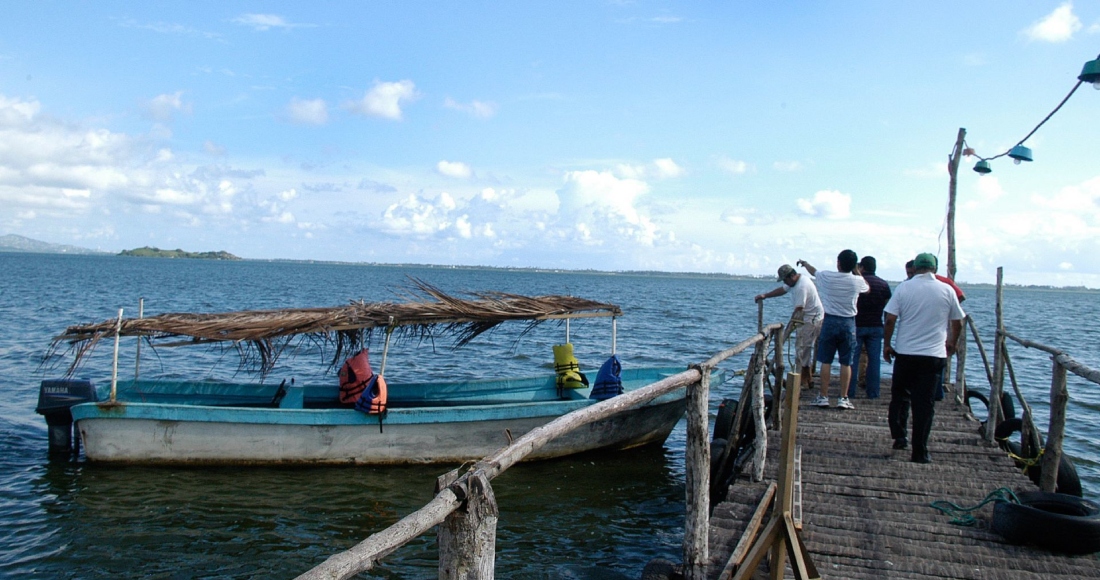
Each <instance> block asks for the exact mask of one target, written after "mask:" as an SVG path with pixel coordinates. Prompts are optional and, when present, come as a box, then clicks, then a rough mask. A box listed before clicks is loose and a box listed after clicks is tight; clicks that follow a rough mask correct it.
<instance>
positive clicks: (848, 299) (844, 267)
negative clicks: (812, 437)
mask: <svg viewBox="0 0 1100 580" xmlns="http://www.w3.org/2000/svg"><path fill="white" fill-rule="evenodd" d="M795 263H796V264H798V265H799V266H802V267H803V268H806V271H807V272H809V273H810V275H811V276H813V277H814V279H815V281H816V283H817V291H818V295H819V296H820V297H821V305H822V306H823V307H824V309H825V319H824V320H823V321H822V322H821V335H820V336H818V339H817V362H819V363H821V394H820V395H819V396H818V397H817V398H816V399H814V402H813V405H815V406H817V407H828V406H829V379H830V374H831V373H832V370H833V356H834V355H835V356H836V357H837V358H838V359H839V362H840V377H839V379H840V399H839V400H837V403H836V406H837V408H839V409H855V406H853V405H852V403H851V401H849V400H848V383H849V382H851V379H852V355H853V353H855V352H856V299H858V298H859V295H860V294H862V293H864V292H867V291H869V290H870V289H871V287H870V286H868V285H867V281H866V280H864V279H863V276H860V275H859V274H856V273H855V269H856V265H857V264H858V263H859V257H858V256H856V253H855V252H853V251H852V250H844V251H843V252H841V253H840V254H838V255H837V257H836V269H837V271H836V272H827V271H818V270H817V268H814V267H813V266H811V265H810V263H809V262H807V261H805V260H799V261H798V262H795Z"/></svg>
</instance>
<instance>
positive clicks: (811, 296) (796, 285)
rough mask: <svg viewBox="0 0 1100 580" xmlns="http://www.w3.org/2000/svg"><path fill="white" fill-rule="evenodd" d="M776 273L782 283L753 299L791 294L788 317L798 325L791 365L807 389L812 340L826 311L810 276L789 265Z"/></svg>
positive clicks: (819, 328)
mask: <svg viewBox="0 0 1100 580" xmlns="http://www.w3.org/2000/svg"><path fill="white" fill-rule="evenodd" d="M778 275H779V281H780V282H783V285H782V286H780V287H778V288H776V289H774V290H771V291H769V292H766V293H764V294H757V295H756V298H755V300H756V301H757V302H760V301H761V300H764V299H767V298H774V297H776V296H782V295H784V294H790V296H791V303H792V304H793V305H794V312H793V313H792V314H791V319H792V320H794V321H795V325H796V326H797V328H798V334H797V335H796V336H797V338H796V339H795V340H796V346H795V363H794V364H795V365H796V366H798V367H799V368H801V369H802V386H803V387H806V388H809V387H810V385H811V384H813V383H812V381H813V371H812V369H811V364H812V362H813V356H814V343H815V342H817V335H818V334H819V333H820V332H821V319H822V317H823V316H825V310H824V309H823V308H822V307H821V299H820V298H819V297H818V295H817V288H816V287H815V286H814V283H813V281H812V280H810V278H809V277H806V276H803V275H802V274H799V273H798V272H796V271H795V269H794V268H792V267H791V265H790V264H783V265H782V266H780V267H779V272H778Z"/></svg>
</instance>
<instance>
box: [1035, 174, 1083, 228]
mask: <svg viewBox="0 0 1100 580" xmlns="http://www.w3.org/2000/svg"><path fill="white" fill-rule="evenodd" d="M1032 202H1033V203H1034V204H1035V205H1036V206H1037V207H1039V208H1044V209H1050V210H1056V211H1060V212H1066V213H1068V214H1078V215H1083V216H1087V217H1089V218H1091V219H1094V220H1095V219H1100V177H1094V178H1092V179H1090V180H1088V181H1086V182H1084V183H1082V184H1081V185H1071V186H1068V187H1063V188H1062V189H1061V191H1059V192H1058V193H1056V194H1054V195H1051V196H1042V195H1036V196H1033V197H1032Z"/></svg>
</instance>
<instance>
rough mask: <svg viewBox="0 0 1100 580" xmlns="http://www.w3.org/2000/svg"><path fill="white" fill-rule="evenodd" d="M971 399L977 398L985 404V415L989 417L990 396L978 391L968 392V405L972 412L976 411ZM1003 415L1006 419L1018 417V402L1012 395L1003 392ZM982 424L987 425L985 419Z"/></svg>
mask: <svg viewBox="0 0 1100 580" xmlns="http://www.w3.org/2000/svg"><path fill="white" fill-rule="evenodd" d="M970 399H977V400H979V401H981V403H982V404H983V405H985V416H986V418H988V417H989V397H986V396H985V395H983V394H982V393H979V392H978V391H967V392H966V407H967V408H968V409H970V413H971V414H973V413H974V405H972V404H970ZM1001 415H1003V416H1004V417H1003V419H1004V420H1008V419H1013V418H1015V417H1016V404H1015V403H1014V402H1013V401H1012V395H1010V394H1008V393H1005V392H1002V393H1001ZM982 425H985V420H983V421H982Z"/></svg>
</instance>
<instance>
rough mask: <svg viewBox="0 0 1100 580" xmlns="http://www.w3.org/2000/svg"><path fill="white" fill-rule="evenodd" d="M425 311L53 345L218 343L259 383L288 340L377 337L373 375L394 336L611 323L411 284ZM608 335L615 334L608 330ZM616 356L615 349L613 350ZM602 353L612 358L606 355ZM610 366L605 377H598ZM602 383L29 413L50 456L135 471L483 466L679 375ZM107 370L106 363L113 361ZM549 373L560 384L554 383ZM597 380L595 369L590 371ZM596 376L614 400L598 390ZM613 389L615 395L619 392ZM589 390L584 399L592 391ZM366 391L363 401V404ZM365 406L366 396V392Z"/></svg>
mask: <svg viewBox="0 0 1100 580" xmlns="http://www.w3.org/2000/svg"><path fill="white" fill-rule="evenodd" d="M417 284H418V285H419V287H420V289H421V290H422V291H423V292H424V293H425V294H427V295H428V297H429V298H430V300H427V301H423V300H422V301H412V302H406V303H397V304H393V303H382V304H377V303H362V302H357V303H352V304H351V305H349V306H345V307H337V308H317V309H289V310H265V311H243V312H232V313H218V314H167V315H161V316H154V317H148V318H132V319H123V318H122V317H121V316H120V317H119V319H118V320H108V321H105V322H102V323H99V324H92V325H82V326H73V327H70V328H69V329H67V330H66V332H65V333H64V334H62V335H61V336H59V337H57V339H55V343H54V344H55V346H58V345H64V344H69V345H70V346H71V347H72V350H73V352H74V353H76V361H74V363H73V366H72V367H70V376H71V374H72V371H73V369H75V368H76V364H77V363H79V361H80V359H81V358H82V357H83V356H84V355H86V354H88V352H90V350H91V349H92V348H93V347H94V346H95V344H96V343H97V342H98V341H100V340H102V339H114V340H115V343H116V355H115V356H116V361H117V337H119V336H138V337H142V338H143V339H145V340H146V341H148V342H149V343H150V344H153V345H157V344H159V345H160V346H178V345H179V344H181V342H183V343H188V344H207V343H210V342H225V343H227V344H230V345H232V346H234V347H238V348H243V347H249V348H251V349H253V350H252V354H253V355H256V358H257V359H258V360H260V361H261V363H262V364H261V367H262V368H261V369H260V370H261V371H264V370H267V369H270V368H271V367H272V366H273V365H274V361H275V359H276V358H277V357H278V354H279V353H280V352H282V347H283V346H285V345H286V343H287V341H289V340H291V339H293V338H294V337H300V336H309V337H310V340H311V341H318V340H327V341H328V344H329V345H330V346H331V347H332V348H335V349H336V352H337V354H338V355H340V354H341V353H346V352H348V351H349V350H352V348H353V347H354V345H356V344H362V342H363V339H364V333H369V332H371V331H372V329H373V330H377V331H381V332H384V333H385V337H386V342H385V344H386V347H385V348H386V351H384V352H383V357H382V361H383V362H382V368H381V370H380V371H379V372H378V375H379V376H384V375H385V359H386V352H388V349H389V346H390V340H389V339H390V335H391V334H392V333H394V332H397V333H401V332H411V333H412V334H416V333H420V335H421V336H422V335H423V333H424V332H425V331H430V330H431V329H436V330H440V329H445V330H447V331H449V332H451V333H452V334H453V335H455V336H456V337H457V339H458V342H459V343H464V342H467V341H469V340H470V339H471V338H473V336H476V335H477V334H479V333H481V332H484V331H485V330H487V329H489V328H492V327H494V326H495V325H496V324H499V323H501V322H505V321H513V320H520V321H525V322H526V323H527V324H538V323H539V322H542V321H546V320H555V319H558V320H561V319H565V320H567V321H568V320H569V319H571V318H580V317H593V316H607V317H612V321H614V317H616V316H620V315H621V310H620V309H619V308H618V307H617V306H615V305H611V304H602V303H597V302H591V301H587V300H584V299H579V298H575V297H561V296H542V297H526V296H517V295H510V294H498V293H484V294H477V295H475V296H476V297H475V298H473V299H459V298H454V297H451V296H447V295H445V294H443V293H442V292H439V291H438V290H437V289H435V288H432V287H430V286H428V285H426V284H423V283H419V282H418V283H417ZM612 328H614V322H613V324H612ZM612 344H614V340H612ZM612 350H614V347H612ZM612 362H614V364H610V363H612ZM608 363H609V364H608V365H605V367H611V368H612V369H613V370H614V371H619V372H618V373H614V372H612V373H611V375H607V376H605V375H606V373H604V372H601V377H602V378H601V380H603V381H604V383H603V384H601V385H595V384H594V385H593V387H596V388H595V389H593V388H589V387H588V386H586V385H579V384H575V385H568V386H571V387H576V386H580V387H582V388H563V386H562V380H561V377H562V373H560V372H559V373H557V374H554V375H549V376H542V377H536V378H523V379H486V380H475V381H459V382H431V383H404V384H402V383H392V384H388V385H386V387H385V388H384V389H383V392H384V393H385V395H384V396H383V399H384V401H383V402H384V406H385V410H384V412H383V413H377V412H376V413H367V412H362V411H360V410H357V409H356V408H354V407H353V406H351V405H349V404H346V403H343V404H342V403H340V398H341V393H340V390H341V387H340V385H337V384H317V385H309V384H287V383H286V382H285V381H284V382H283V383H282V384H279V385H275V384H263V383H258V384H257V383H245V382H241V383H235V382H220V381H178V380H170V381H164V380H159V381H158V380H131V381H118V380H117V379H114V378H113V379H112V380H110V381H105V382H103V383H102V384H99V385H95V384H93V383H92V382H91V381H89V380H86V379H72V378H65V379H57V380H46V381H43V383H42V386H41V390H40V396H39V405H38V409H37V411H38V412H39V413H41V414H43V415H45V416H46V419H47V423H48V424H49V425H50V447H51V450H52V451H57V452H66V453H72V452H73V451H75V450H77V449H79V447H80V446H81V444H82V445H83V451H84V455H85V457H86V458H87V459H88V460H89V461H93V462H104V463H134V464H365V465H386V464H410V463H461V462H463V461H468V460H476V459H480V458H482V457H485V456H487V455H490V454H492V453H493V452H495V451H497V450H498V449H500V448H501V447H503V446H505V445H507V444H509V443H510V442H511V441H512V440H514V439H515V438H518V437H520V436H522V435H523V434H525V433H527V432H528V431H530V430H532V429H534V428H536V427H539V426H541V425H544V424H546V423H548V422H550V421H551V420H553V419H555V418H557V417H560V416H562V415H564V414H566V413H569V412H570V411H574V410H577V409H581V408H584V407H587V406H590V405H594V404H597V403H598V402H599V399H602V398H606V397H609V396H613V395H614V394H615V393H616V392H626V391H631V390H634V389H638V388H641V387H643V386H646V385H648V384H651V383H654V382H656V381H658V380H660V379H662V378H664V377H667V376H670V375H672V374H675V373H677V372H679V371H681V370H683V369H673V368H658V369H620V367H619V365H618V359H617V357H614V356H613V357H612V359H609V361H608ZM116 366H117V362H116ZM561 370H562V369H561V367H560V366H559V371H561ZM602 370H607V369H602ZM608 376H610V377H611V379H612V382H613V387H614V389H613V390H612V391H611V392H610V393H609V392H608V391H607V389H606V387H607V385H608V382H607V380H606V379H607V378H608ZM620 383H621V389H620V390H615V389H617V388H618V386H619V384H620ZM594 390H595V391H597V393H596V396H595V398H593V391H594ZM372 392H374V391H370V390H368V391H366V394H365V395H364V396H368V395H369V394H370V393H372ZM375 394H377V393H375ZM684 408H685V399H684V392H683V391H682V390H679V391H675V392H673V393H670V394H667V395H663V396H661V397H658V398H657V399H654V400H652V401H650V402H648V403H645V404H643V405H641V406H638V407H635V408H633V409H631V410H628V411H625V412H623V413H619V414H617V415H614V416H612V417H609V418H607V419H604V420H600V421H596V422H594V423H591V424H588V425H586V426H584V427H582V428H580V429H578V430H576V431H574V432H572V433H570V434H569V435H567V436H564V437H561V438H559V439H556V440H554V441H553V442H551V443H550V444H548V445H546V446H544V447H542V448H541V449H539V450H538V451H536V452H535V453H533V454H532V455H531V456H530V457H529V458H528V459H547V458H552V457H560V456H565V455H570V454H574V453H580V452H585V451H593V450H598V449H607V450H612V449H627V448H631V447H636V446H641V445H647V444H659V443H662V442H663V441H664V440H665V439H666V438H667V437H668V435H669V433H670V431H671V430H672V428H673V427H674V426H675V424H676V422H677V421H678V420H679V419H680V418H681V417H682V416H683V413H684Z"/></svg>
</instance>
